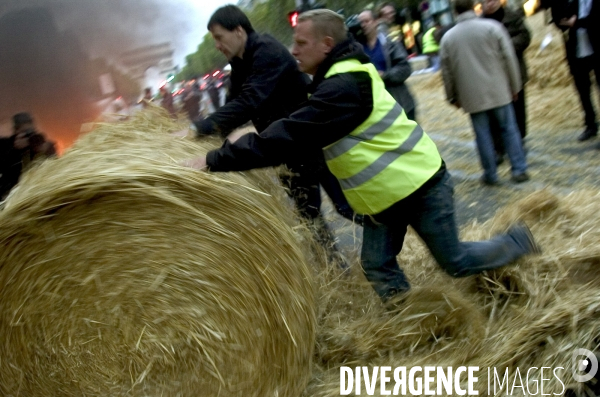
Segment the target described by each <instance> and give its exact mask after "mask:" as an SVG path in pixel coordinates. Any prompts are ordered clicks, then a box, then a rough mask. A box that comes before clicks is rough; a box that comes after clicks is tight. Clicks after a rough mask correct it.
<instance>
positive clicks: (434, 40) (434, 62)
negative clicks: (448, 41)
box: [422, 19, 442, 72]
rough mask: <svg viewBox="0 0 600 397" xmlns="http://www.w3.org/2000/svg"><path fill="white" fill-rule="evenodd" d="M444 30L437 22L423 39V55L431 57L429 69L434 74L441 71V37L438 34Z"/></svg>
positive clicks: (436, 21) (437, 21)
mask: <svg viewBox="0 0 600 397" xmlns="http://www.w3.org/2000/svg"><path fill="white" fill-rule="evenodd" d="M441 28H442V25H441V24H440V22H439V20H437V19H436V20H435V22H434V24H433V26H432V27H431V28H429V29H428V30H427V31H426V32H425V34H424V35H423V39H422V46H423V54H424V55H427V56H428V57H429V67H430V69H431V71H432V72H437V71H438V70H440V55H439V52H440V42H439V39H440V36H439V35H438V34H436V32H437V31H438V30H440V29H441Z"/></svg>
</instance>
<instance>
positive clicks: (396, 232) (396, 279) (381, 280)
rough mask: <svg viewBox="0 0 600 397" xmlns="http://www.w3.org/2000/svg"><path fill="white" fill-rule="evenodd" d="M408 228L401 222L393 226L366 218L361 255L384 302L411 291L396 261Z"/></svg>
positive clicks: (368, 277) (368, 274)
mask: <svg viewBox="0 0 600 397" xmlns="http://www.w3.org/2000/svg"><path fill="white" fill-rule="evenodd" d="M406 226H407V225H406V223H404V224H402V223H401V222H400V223H398V224H395V225H394V227H391V226H389V225H386V224H383V223H378V222H377V221H375V220H374V219H373V218H371V217H369V216H365V220H364V226H363V243H362V252H361V262H362V267H363V272H364V273H365V276H366V278H367V280H369V282H370V283H371V285H372V286H373V288H374V289H375V292H377V294H378V295H379V296H380V297H381V298H382V299H384V300H385V299H386V298H388V297H390V296H392V295H394V294H395V293H396V292H400V291H405V290H408V289H409V288H410V284H409V283H408V281H407V280H406V276H405V275H404V272H403V271H402V269H400V266H398V262H397V261H396V256H397V255H398V254H399V253H400V250H401V249H402V244H403V243H404V236H405V234H406Z"/></svg>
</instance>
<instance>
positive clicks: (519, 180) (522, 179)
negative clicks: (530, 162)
mask: <svg viewBox="0 0 600 397" xmlns="http://www.w3.org/2000/svg"><path fill="white" fill-rule="evenodd" d="M510 179H511V180H512V181H513V182H514V183H523V182H527V181H528V180H529V175H527V173H526V172H524V173H522V174H519V175H513V176H512V177H511V178H510Z"/></svg>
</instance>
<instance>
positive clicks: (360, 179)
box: [323, 59, 442, 215]
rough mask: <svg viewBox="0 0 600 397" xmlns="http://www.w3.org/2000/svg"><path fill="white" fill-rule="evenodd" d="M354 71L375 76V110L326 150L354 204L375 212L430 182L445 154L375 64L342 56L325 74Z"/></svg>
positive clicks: (356, 208)
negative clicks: (391, 91)
mask: <svg viewBox="0 0 600 397" xmlns="http://www.w3.org/2000/svg"><path fill="white" fill-rule="evenodd" d="M352 72H367V73H369V75H370V76H371V81H372V83H371V85H372V90H373V110H372V112H371V114H370V115H369V117H368V118H367V119H366V120H365V121H364V122H363V123H362V124H361V125H359V126H358V127H357V128H356V129H355V130H354V131H352V132H351V133H350V134H348V135H346V136H345V137H344V138H342V139H340V140H339V141H337V142H334V143H333V144H331V145H329V146H327V147H325V148H323V153H324V155H325V160H326V163H327V167H328V168H329V169H330V170H331V172H332V174H333V175H334V176H335V177H336V178H337V179H338V180H339V182H340V185H341V187H342V191H343V192H344V196H346V199H347V200H348V203H349V204H350V206H351V207H352V209H353V210H354V211H355V212H356V213H359V214H367V215H374V214H378V213H380V212H381V211H383V210H385V209H387V208H389V207H391V206H392V205H393V204H395V203H396V202H398V201H399V200H401V199H403V198H405V197H407V196H409V195H410V194H411V193H413V192H414V191H416V190H417V189H418V188H419V187H421V186H422V185H423V184H424V183H425V182H427V181H428V180H429V179H430V178H431V177H432V176H433V175H434V174H435V173H436V172H437V171H438V170H439V169H440V167H441V165H442V158H441V157H440V154H439V152H438V150H437V147H436V146H435V143H434V142H433V141H432V140H431V138H429V136H428V135H427V134H425V132H424V131H423V130H422V129H421V127H420V126H419V125H418V124H417V123H416V122H414V121H411V120H409V119H408V118H407V117H406V113H405V112H404V110H403V109H402V107H401V106H400V105H399V104H398V103H397V102H396V101H395V100H394V98H392V96H391V95H390V94H389V93H388V92H387V90H386V89H385V86H384V84H383V81H382V80H381V78H380V77H379V74H378V72H377V70H376V69H375V67H374V66H373V64H371V63H367V64H361V63H360V62H359V61H358V60H355V59H349V60H344V61H340V62H337V63H335V64H334V65H333V66H332V67H331V68H330V69H329V71H328V72H327V74H326V75H325V78H329V77H331V76H333V75H335V74H339V73H352Z"/></svg>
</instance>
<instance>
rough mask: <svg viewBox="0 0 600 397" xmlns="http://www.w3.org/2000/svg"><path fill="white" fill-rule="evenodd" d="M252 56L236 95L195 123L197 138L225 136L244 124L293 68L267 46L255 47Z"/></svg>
mask: <svg viewBox="0 0 600 397" xmlns="http://www.w3.org/2000/svg"><path fill="white" fill-rule="evenodd" d="M252 57H253V58H252V59H253V62H252V69H251V71H250V74H249V75H248V78H247V79H246V81H245V82H244V84H243V85H242V88H241V91H240V93H239V95H237V96H236V97H234V98H233V99H232V100H230V101H229V102H227V103H226V104H225V105H224V106H222V107H221V108H219V110H217V111H216V112H215V113H213V114H211V115H210V116H209V117H207V118H206V119H204V120H201V121H196V122H194V124H195V125H196V128H197V129H198V133H199V134H200V135H206V134H214V133H220V134H221V135H227V134H228V133H229V132H231V131H232V130H234V129H235V128H237V127H239V126H240V125H242V124H244V123H246V122H247V121H248V120H250V119H251V118H252V116H253V115H254V114H255V112H256V111H257V110H258V109H259V107H260V106H261V105H262V104H264V103H265V102H267V99H268V98H269V97H270V96H271V95H272V94H273V91H274V90H275V87H276V85H277V81H278V80H279V79H280V78H281V76H282V75H284V74H285V73H288V72H289V71H290V69H292V70H293V68H294V67H295V65H293V64H291V63H289V62H287V61H285V60H282V59H281V57H279V56H278V55H277V54H274V53H272V51H269V47H268V46H267V45H261V46H258V47H257V48H256V51H255V52H254V54H253V55H252Z"/></svg>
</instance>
